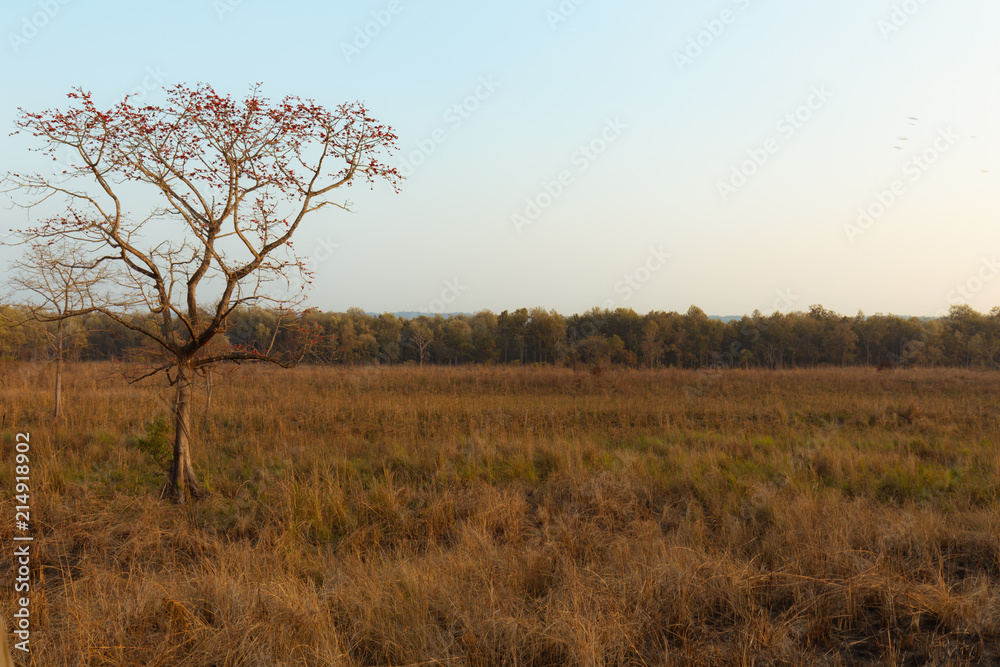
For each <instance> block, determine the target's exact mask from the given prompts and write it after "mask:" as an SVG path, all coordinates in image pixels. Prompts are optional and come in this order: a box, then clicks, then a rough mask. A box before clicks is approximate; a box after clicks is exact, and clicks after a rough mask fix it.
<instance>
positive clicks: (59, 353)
mask: <svg viewBox="0 0 1000 667" xmlns="http://www.w3.org/2000/svg"><path fill="white" fill-rule="evenodd" d="M56 346H57V348H56V396H55V404H56V405H55V409H54V411H53V412H54V415H53V416H54V418H55V419H59V418H60V417H62V366H63V320H59V330H58V332H57V333H56Z"/></svg>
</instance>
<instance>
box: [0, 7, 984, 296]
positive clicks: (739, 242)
mask: <svg viewBox="0 0 1000 667" xmlns="http://www.w3.org/2000/svg"><path fill="white" fill-rule="evenodd" d="M577 3H579V4H577ZM560 6H562V7H564V8H572V9H573V11H572V13H569V12H567V14H569V15H568V16H565V17H562V16H561V15H558V14H555V13H554V12H559V8H560ZM39 12H42V14H39ZM45 12H48V14H51V17H49V16H46V15H45ZM380 13H381V17H382V19H383V23H386V25H384V26H379V27H378V30H377V31H376V30H374V29H372V30H370V32H372V33H375V32H377V33H378V34H377V35H375V36H374V37H372V38H371V39H370V43H368V44H367V45H365V44H364V42H363V41H359V42H357V44H358V45H360V46H363V48H358V47H357V46H354V47H351V48H346V49H345V45H350V44H351V43H352V42H354V41H355V39H356V36H357V34H358V33H357V31H358V30H364V28H365V25H366V23H368V22H370V21H373V20H375V17H377V16H378V15H379V14H380ZM894 14H895V16H894ZM387 17H388V18H389V19H390V20H388V21H386V18H387ZM554 17H559V18H565V20H560V21H558V22H556V21H555V20H554ZM894 19H895V21H896V23H898V24H899V26H898V29H893V30H891V31H890V28H896V26H895V25H894V24H893V23H892V21H893V20H894ZM903 19H905V20H903ZM26 22H27V23H26ZM33 23H34V24H44V25H41V27H39V28H38V29H37V30H36V31H33V30H32V28H33V27H35V26H34V25H32V24H33ZM374 25H375V24H373V26H374ZM997 25H1000V5H998V3H996V2H994V1H992V0H950V1H949V2H944V0H925V1H924V2H919V1H918V0H908V1H907V2H902V1H900V0H842V1H840V2H801V1H800V2H791V1H790V0H786V1H784V2H778V1H775V0H771V1H769V2H765V1H764V0H749V1H748V0H738V1H737V2H734V1H732V0H719V1H713V2H688V3H680V2H638V1H636V2H624V3H610V2H606V1H600V0H576V2H573V0H565V2H563V3H562V5H560V2H559V1H558V0H552V1H551V2H537V1H536V2H527V1H521V0H511V1H509V2H506V3H495V4H490V5H479V4H475V3H467V2H466V3H460V2H456V1H451V0H446V1H439V2H427V1H425V2H419V3H418V2H411V1H407V0H395V1H394V2H390V1H384V0H376V1H371V2H369V1H360V2H359V1H355V2H350V3H347V2H322V3H321V2H305V1H301V0H300V1H297V2H296V1H292V2H281V3H278V2H265V1H264V0H243V1H242V2H238V1H237V0H228V1H227V0H218V1H213V0H180V1H175V2H170V3H167V2H150V3H136V2H115V1H102V2H97V3H86V2H83V1H82V0H63V2H62V3H60V2H59V0H48V2H46V0H42V1H41V2H40V1H39V0H34V1H23V0H8V1H7V2H5V3H4V7H3V9H2V10H0V29H2V32H3V42H2V44H0V72H2V74H0V77H2V79H0V81H2V87H0V90H2V93H3V94H2V96H0V126H2V127H4V128H7V129H8V130H9V129H12V128H13V123H14V119H15V116H16V108H17V107H18V106H21V107H24V108H28V109H39V108H44V107H51V106H58V105H63V104H65V94H66V93H67V92H68V91H69V89H70V88H71V87H73V86H82V87H84V88H87V89H90V90H92V91H93V92H94V93H95V96H96V97H97V98H98V101H102V102H104V103H105V104H111V103H112V102H113V101H114V100H117V99H119V98H120V97H121V96H122V95H124V94H126V93H128V92H129V91H130V90H132V89H134V88H136V87H141V86H142V85H143V84H144V82H145V83H147V84H151V85H152V86H153V87H154V88H155V89H154V90H151V91H149V92H148V94H147V98H146V99H148V100H151V101H156V100H158V99H160V92H159V90H158V88H159V86H161V85H170V84H174V83H181V82H184V83H194V82H197V81H205V82H208V83H210V84H212V85H213V86H215V87H216V88H217V89H219V90H222V91H225V92H230V93H232V94H234V95H241V94H243V93H244V92H246V90H247V89H248V87H249V85H250V84H251V83H253V82H257V81H260V82H262V83H263V84H264V89H265V92H266V93H267V94H268V95H269V96H270V97H272V98H279V97H281V96H283V95H285V94H295V95H299V96H302V97H310V98H314V99H316V100H317V101H319V102H321V103H324V104H328V105H334V104H337V103H339V102H342V101H348V100H355V99H360V100H364V101H365V102H366V103H367V104H368V106H369V108H370V109H371V111H372V113H373V114H374V115H375V116H376V117H378V118H380V119H382V120H384V121H386V122H388V123H390V124H391V125H393V126H394V127H395V128H396V129H397V131H398V133H399V135H400V146H401V148H402V150H401V152H400V154H399V156H398V157H399V161H400V164H401V165H402V164H403V160H406V161H407V162H414V161H415V162H420V166H419V167H417V168H415V169H413V170H412V174H411V175H410V177H409V178H408V179H407V180H406V181H405V182H404V184H403V189H402V192H401V193H400V194H398V195H395V194H393V193H392V192H391V190H389V189H388V188H387V187H378V188H376V190H375V191H374V192H370V191H368V190H367V188H364V187H358V188H353V189H352V191H351V192H350V199H352V200H353V202H354V204H355V206H354V212H353V213H350V214H347V213H343V212H339V211H334V212H330V213H329V214H327V213H324V214H323V215H321V216H318V217H316V218H314V219H313V220H312V221H311V222H310V223H309V225H308V226H307V227H306V228H304V229H303V230H302V232H301V235H300V237H299V239H298V241H297V243H296V247H297V248H298V249H299V250H300V251H303V252H304V253H306V254H310V253H316V254H317V255H318V256H320V257H325V256H326V253H325V249H324V246H327V245H330V244H336V245H337V248H336V250H335V251H334V252H333V253H332V255H331V256H330V258H329V259H328V260H326V261H323V262H320V263H319V270H318V279H317V281H316V284H315V288H314V290H313V292H312V294H311V299H310V300H311V302H312V303H313V304H314V305H316V306H319V307H321V308H323V309H337V310H342V309H345V308H347V307H349V306H354V305H356V306H360V307H362V308H364V309H366V310H371V311H383V310H390V311H398V310H421V309H428V310H435V309H438V308H440V307H441V306H442V302H441V301H436V300H437V299H440V298H441V297H442V293H443V295H444V296H445V297H447V300H450V301H451V302H450V303H449V304H447V307H446V310H448V311H451V310H454V311H470V312H471V311H476V310H479V309H482V308H489V309H492V310H494V311H498V312H499V311H500V310H503V309H505V308H517V307H520V306H527V307H531V306H544V307H547V308H555V309H557V310H559V311H561V312H564V313H571V312H582V311H584V310H586V309H588V308H590V307H592V306H595V305H609V306H626V307H631V308H634V309H635V310H637V311H640V312H645V311H648V310H651V309H663V310H682V311H683V310H686V309H687V307H688V306H689V305H691V304H697V305H698V306H700V307H702V308H703V309H704V310H705V311H707V312H709V313H713V314H720V315H722V314H737V313H744V312H750V311H752V310H753V309H755V308H759V309H761V310H762V311H765V312H770V311H772V310H774V309H775V308H780V309H781V310H789V309H792V310H795V309H806V308H808V307H809V305H811V304H814V303H821V304H823V305H824V306H826V307H828V308H831V309H834V310H837V311H840V312H844V313H851V314H853V313H854V312H856V311H857V310H858V309H859V308H860V309H863V310H864V311H865V312H867V313H874V312H877V311H881V312H894V313H901V314H928V315H929V314H934V313H935V312H939V311H941V310H942V309H945V308H947V307H948V305H950V304H953V303H969V304H970V305H972V306H973V307H974V308H977V309H978V310H983V311H987V310H989V309H990V308H991V307H993V306H994V305H998V304H1000V276H994V273H995V272H996V270H995V269H994V268H993V264H992V260H993V257H994V255H995V254H996V255H1000V215H998V213H1000V188H998V185H1000V180H998V179H1000V135H998V133H997V129H998V121H1000V43H998V42H1000V41H998V40H997V37H996V26H997ZM713 31H714V33H715V34H713ZM35 33H37V34H35ZM691 40H693V41H694V43H695V44H697V43H698V42H699V41H700V42H701V44H702V45H703V46H701V47H697V48H695V47H691V50H690V51H688V56H685V57H690V59H689V60H687V61H683V60H682V59H679V57H678V54H684V53H685V52H686V51H687V50H688V49H689V47H690V45H691V43H692V42H691ZM698 48H700V50H701V52H700V53H699V52H698ZM352 49H356V50H352ZM153 74H155V76H153ZM483 82H490V85H488V86H487V85H486V84H484V83H483ZM477 93H478V95H479V98H478V99H477V98H476V97H475V95H476V94H477ZM470 96H473V97H472V98H470ZM467 99H468V107H469V108H468V109H467V110H463V111H462V114H461V115H460V114H459V113H458V112H457V111H455V110H454V109H453V107H454V105H456V104H462V103H463V101H464V100H467ZM810 104H811V105H812V107H813V108H812V109H810V108H809V105H810ZM796 113H799V120H794V114H796ZM788 114H792V115H793V120H792V121H791V122H789V121H788V120H783V119H784V118H785V117H786V116H787V115H788ZM463 116H464V117H463ZM910 117H913V118H916V119H917V120H910ZM436 130H440V132H437V133H436V134H435V131H436ZM602 135H603V136H602ZM901 137H905V140H904V139H901ZM591 142H594V143H593V146H594V151H595V153H592V154H590V155H589V156H588V155H587V154H585V153H583V152H580V148H581V147H583V146H586V145H588V144H591ZM935 142H936V145H935ZM26 146H27V143H26V142H25V141H24V140H23V139H21V138H10V137H7V136H6V132H4V133H3V136H2V137H0V156H2V163H3V164H2V165H0V170H2V171H6V170H8V169H15V170H16V169H23V168H25V167H28V166H30V165H32V164H33V162H32V159H31V158H30V157H28V156H26V153H25V148H26ZM421 146H423V148H421ZM897 146H898V147H900V148H898V149H897V148H896V147H897ZM430 148H433V151H431V150H429V149H430ZM768 149H770V152H769V151H768ZM598 152H599V153H600V154H599V155H598V154H596V153H598ZM925 152H926V155H925V156H924V157H925V158H927V159H929V160H933V161H934V162H933V164H926V165H923V166H920V164H922V163H920V164H918V163H917V162H913V159H914V158H917V159H924V158H921V155H923V154H925ZM426 153H430V154H429V155H426ZM414 155H416V160H413V159H411V158H413V157H414ZM753 155H756V156H757V161H758V162H763V164H762V165H761V166H758V165H756V164H754V163H753V162H750V163H747V164H746V165H744V163H745V162H746V161H747V160H750V159H751V158H752V156H753ZM762 156H763V157H766V161H764V160H763V157H762ZM421 158H423V159H422V160H421ZM741 165H742V166H743V168H744V171H746V172H748V173H749V172H754V173H752V175H750V176H749V177H747V178H746V179H745V180H746V182H745V184H744V183H742V182H741V181H740V180H739V178H737V179H736V180H735V181H734V180H732V178H733V171H734V169H737V170H738V169H740V167H741ZM560 177H562V178H563V180H564V183H563V184H561V185H558V186H555V185H552V184H553V183H554V182H556V183H557V182H558V181H559V179H560ZM726 182H728V183H729V185H730V186H732V189H726V188H723V189H725V190H726V192H725V194H723V193H722V192H720V183H726ZM894 182H895V185H896V188H897V193H898V194H897V195H893V196H894V197H895V201H894V202H892V203H891V204H890V205H889V206H888V207H887V210H886V212H885V213H884V215H881V216H880V217H877V219H876V218H875V217H873V218H871V219H870V222H864V226H858V225H857V219H858V217H859V213H858V209H859V208H866V209H868V208H870V209H871V210H872V211H873V212H875V213H878V212H879V207H880V206H881V204H880V203H879V193H882V192H885V191H891V190H892V187H893V184H894ZM545 184H549V185H548V190H549V192H546V186H545ZM734 184H735V185H734ZM737 185H738V186H739V187H736V186H737ZM560 189H561V192H559V193H558V195H557V196H555V197H550V192H558V191H559V190H560ZM887 197H888V195H884V194H883V195H882V198H883V199H884V200H885V201H888V199H887ZM529 201H533V202H534V204H535V205H536V206H538V210H532V207H531V206H529V203H528V202H529ZM529 213H530V214H532V215H531V216H529V215H528V214H529ZM535 213H538V215H537V216H535V215H534V214H535ZM515 216H521V217H515ZM24 223H25V216H24V214H23V212H18V211H9V210H5V209H4V210H0V228H3V229H7V228H9V227H12V226H13V227H18V226H22V225H23V224H24ZM525 223H527V224H525ZM852 225H854V226H853V227H852ZM663 254H669V255H670V257H669V258H668V259H666V260H665V261H660V260H658V259H655V257H654V256H662V255H663ZM9 257H10V250H9V249H7V250H0V260H5V259H9ZM998 259H1000V257H998ZM984 260H985V261H984ZM650 267H652V270H650ZM984 267H985V268H984ZM994 277H997V278H998V279H997V280H993V278H994ZM456 285H457V287H456ZM959 286H961V287H962V289H961V290H958V287H959Z"/></svg>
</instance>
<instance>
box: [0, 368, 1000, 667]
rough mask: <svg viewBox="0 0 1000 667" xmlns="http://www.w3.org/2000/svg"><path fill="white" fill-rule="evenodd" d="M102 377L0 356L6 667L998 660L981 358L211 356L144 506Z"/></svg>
mask: <svg viewBox="0 0 1000 667" xmlns="http://www.w3.org/2000/svg"><path fill="white" fill-rule="evenodd" d="M119 371H120V369H117V368H115V367H113V366H111V365H80V366H71V367H70V368H69V369H68V372H67V379H66V387H65V392H66V393H65V404H66V411H67V418H66V419H65V420H64V421H63V422H62V423H60V424H58V425H53V424H52V422H51V419H50V418H49V414H50V410H51V405H52V399H51V396H50V385H51V367H46V366H40V365H38V366H32V365H23V366H8V367H6V368H4V369H2V370H0V439H2V442H3V448H2V456H0V491H2V492H3V494H4V498H5V503H4V506H5V507H6V508H7V509H6V510H5V513H4V520H3V521H2V522H0V543H2V544H4V545H6V546H5V547H4V549H5V550H8V551H6V553H7V554H8V556H7V557H5V558H4V559H3V561H2V564H0V575H2V579H0V587H2V588H0V591H2V595H0V613H2V614H3V616H4V617H5V618H6V619H10V618H11V614H12V613H13V611H14V609H15V606H14V605H15V601H14V599H15V594H14V593H13V585H12V578H13V574H12V573H13V570H12V568H11V559H10V557H9V553H10V552H9V549H10V548H11V547H10V545H11V544H12V542H11V538H12V536H13V533H14V530H13V505H14V501H13V499H12V494H13V475H14V472H13V468H14V462H13V452H14V446H13V443H14V435H15V433H17V432H20V431H30V432H31V443H32V448H31V453H32V472H31V475H32V483H33V490H32V497H31V505H32V519H33V522H34V523H33V528H32V530H33V532H34V534H35V536H36V540H37V547H38V549H39V551H38V554H37V556H36V558H37V560H36V561H35V562H33V564H32V567H33V568H34V571H33V575H34V578H35V580H34V585H33V590H32V601H31V608H32V612H33V617H32V622H33V629H34V630H33V634H32V646H33V650H32V653H31V658H30V660H28V661H24V658H23V656H21V657H17V661H18V664H31V665H38V666H42V667H57V666H62V665H74V666H75V665H80V666H88V667H90V666H92V667H97V666H116V667H117V666H125V665H130V666H131V665H144V666H150V667H195V666H198V667H209V666H211V667H265V666H271V665H303V666H304V665H388V664H391V665H483V666H486V665H512V666H513V665H588V666H589V665H650V666H652V665H748V666H749V665H772V664H774V665H867V664H874V665H923V664H937V665H963V664H968V665H978V664H1000V650H998V641H1000V511H998V510H1000V503H998V494H1000V449H998V446H1000V409H998V406H1000V374H997V373H977V372H968V371H958V370H934V369H929V370H918V369H912V370H902V371H894V372H891V373H877V372H876V371H874V370H871V369H845V370H841V369H818V370H799V371H726V372H722V373H713V374H699V373H695V372H684V371H673V370H662V371H615V370H612V371H608V372H607V373H604V374H603V375H600V376H595V375H592V374H590V373H587V372H580V373H574V372H573V371H572V370H568V369H552V368H539V369H532V368H523V369H517V368H457V369H448V368H425V369H419V368H392V369H373V368H356V369H338V368H308V367H302V368H298V369H295V370H291V371H283V370H280V369H271V368H241V369H237V370H235V371H233V372H232V373H229V374H228V375H225V376H222V377H220V376H219V375H216V378H215V382H214V389H213V392H212V399H211V405H210V406H209V407H208V409H207V410H206V406H205V398H206V396H205V394H204V393H202V394H201V395H200V397H199V403H198V404H197V413H196V414H197V418H196V420H195V421H196V433H195V451H194V457H195V461H196V465H197V468H198V471H199V474H200V475H201V478H202V481H203V482H204V483H205V484H206V486H207V487H208V488H209V489H210V490H211V492H212V495H211V497H210V498H209V499H207V500H205V501H202V502H198V503H193V504H189V505H187V506H175V505H171V504H168V503H165V502H162V501H160V500H158V499H157V497H156V492H157V491H158V489H159V487H160V485H161V483H162V480H163V475H162V472H163V470H164V467H165V464H164V457H165V456H167V455H168V438H169V435H170V433H169V428H167V430H166V431H165V430H164V429H163V428H162V425H163V422H162V421H161V422H157V417H159V416H166V415H167V414H168V410H169V404H168V402H169V392H168V391H167V390H166V389H165V388H164V386H163V384H162V383H160V384H156V383H148V384H145V385H141V386H130V385H127V384H126V383H125V382H124V381H123V380H122V379H121V376H120V373H119ZM692 390H693V391H692Z"/></svg>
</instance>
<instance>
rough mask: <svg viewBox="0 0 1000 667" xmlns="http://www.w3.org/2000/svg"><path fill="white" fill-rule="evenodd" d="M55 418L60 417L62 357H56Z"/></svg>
mask: <svg viewBox="0 0 1000 667" xmlns="http://www.w3.org/2000/svg"><path fill="white" fill-rule="evenodd" d="M54 413H55V414H54V417H55V418H56V419H60V418H62V359H56V407H55V410H54Z"/></svg>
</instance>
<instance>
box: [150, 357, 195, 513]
mask: <svg viewBox="0 0 1000 667" xmlns="http://www.w3.org/2000/svg"><path fill="white" fill-rule="evenodd" d="M193 385H194V369H192V368H191V365H190V362H189V361H182V362H180V363H178V364H177V400H176V403H175V404H174V460H173V461H172V462H171V464H170V472H169V474H168V476H167V481H166V483H165V484H164V485H163V489H162V491H161V492H160V495H161V496H162V497H164V498H170V499H171V500H173V501H175V502H177V503H183V502H184V501H185V500H186V495H188V494H190V496H191V497H192V498H201V497H202V496H204V495H205V491H204V489H202V488H201V485H200V484H198V478H197V477H195V474H194V468H192V467H191V393H192V387H193Z"/></svg>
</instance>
